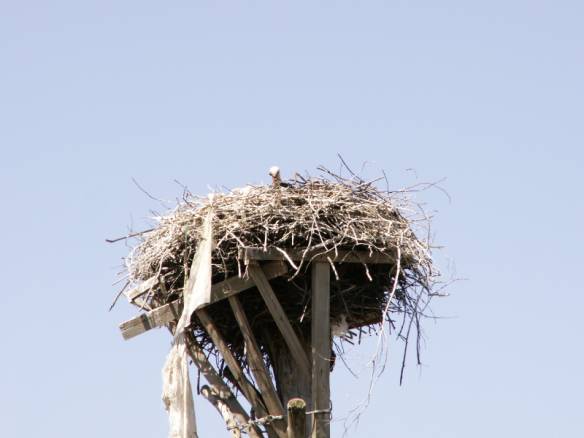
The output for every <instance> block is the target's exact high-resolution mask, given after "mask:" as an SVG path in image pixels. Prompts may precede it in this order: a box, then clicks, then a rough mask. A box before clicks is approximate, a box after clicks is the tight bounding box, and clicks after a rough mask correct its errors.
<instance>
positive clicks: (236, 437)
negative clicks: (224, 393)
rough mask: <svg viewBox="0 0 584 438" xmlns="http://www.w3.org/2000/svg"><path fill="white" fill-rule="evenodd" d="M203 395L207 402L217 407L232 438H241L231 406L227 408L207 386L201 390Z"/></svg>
mask: <svg viewBox="0 0 584 438" xmlns="http://www.w3.org/2000/svg"><path fill="white" fill-rule="evenodd" d="M201 394H202V395H203V397H205V398H206V399H207V401H209V403H211V404H212V405H213V406H214V407H215V409H217V411H218V412H219V414H221V416H222V417H223V421H225V425H226V426H227V430H228V431H229V435H230V436H231V438H241V430H240V429H239V424H238V422H237V421H236V420H235V417H234V415H233V412H231V409H230V408H229V406H227V404H226V403H225V402H224V401H223V400H221V398H219V397H217V396H216V395H215V394H214V393H213V391H211V388H209V387H208V386H207V385H204V386H203V387H202V388H201Z"/></svg>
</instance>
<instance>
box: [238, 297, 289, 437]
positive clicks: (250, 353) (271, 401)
mask: <svg viewBox="0 0 584 438" xmlns="http://www.w3.org/2000/svg"><path fill="white" fill-rule="evenodd" d="M228 299H229V304H230V305H231V309H232V310H233V313H234V315H235V319H236V320H237V323H238V325H239V328H240V330H241V333H242V335H243V340H244V342H245V350H246V352H247V361H248V363H249V368H250V369H251V372H252V374H253V376H254V378H255V381H256V382H257V385H258V387H259V390H260V393H261V395H262V399H263V400H264V403H265V404H266V406H267V408H268V412H269V413H270V415H284V408H283V407H282V403H281V402H280V399H279V398H278V395H277V393H276V389H275V388H274V384H273V382H272V379H271V378H270V375H269V374H268V370H267V369H266V365H265V363H264V359H263V357H262V352H261V351H260V348H259V346H258V344H257V342H256V339H255V337H254V335H253V332H252V329H251V326H250V324H249V321H248V319H247V316H246V315H245V312H244V309H243V306H242V305H241V303H240V302H239V299H238V298H237V297H236V296H232V297H229V298H228ZM273 426H274V429H276V431H277V432H278V435H281V436H282V437H284V436H285V428H284V427H283V424H282V422H279V421H275V422H274V423H273Z"/></svg>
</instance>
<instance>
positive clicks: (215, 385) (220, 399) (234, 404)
mask: <svg viewBox="0 0 584 438" xmlns="http://www.w3.org/2000/svg"><path fill="white" fill-rule="evenodd" d="M187 351H188V353H189V356H190V358H191V359H192V361H193V363H194V364H195V366H196V367H197V368H198V369H199V371H200V372H201V374H202V375H203V377H204V378H205V379H206V380H207V382H208V383H209V385H210V388H209V391H210V392H209V397H208V396H206V395H205V394H203V396H205V398H206V399H207V400H209V401H210V402H211V403H212V404H213V405H214V406H215V407H216V408H217V409H218V410H219V412H220V413H221V415H223V416H224V414H225V413H226V412H229V415H230V417H231V418H233V419H234V420H235V421H236V423H237V424H238V425H245V424H247V423H248V422H249V415H247V413H246V412H245V409H243V407H242V406H241V404H240V403H239V401H238V400H237V398H236V397H235V394H233V392H232V391H231V389H230V388H229V387H228V386H227V385H226V384H225V383H224V382H223V379H222V378H221V377H220V376H219V374H218V373H217V371H215V368H213V366H212V365H211V364H210V363H209V360H208V359H207V356H206V355H205V352H204V351H203V349H202V348H201V346H200V345H199V343H198V342H197V341H196V340H195V339H194V337H193V336H192V335H191V334H187ZM224 418H225V417H224ZM228 427H229V425H228ZM248 434H249V436H250V437H251V438H263V435H262V433H261V431H260V430H259V428H258V427H257V426H254V427H251V428H249V430H248ZM234 436H235V435H234Z"/></svg>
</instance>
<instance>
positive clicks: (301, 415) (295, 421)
mask: <svg viewBox="0 0 584 438" xmlns="http://www.w3.org/2000/svg"><path fill="white" fill-rule="evenodd" d="M288 438H306V403H305V401H304V400H302V399H301V398H293V399H291V400H290V401H289V402H288Z"/></svg>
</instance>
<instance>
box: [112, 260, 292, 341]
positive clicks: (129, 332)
mask: <svg viewBox="0 0 584 438" xmlns="http://www.w3.org/2000/svg"><path fill="white" fill-rule="evenodd" d="M263 269H264V272H265V275H266V277H267V278H268V279H272V278H276V277H279V276H281V275H284V274H285V273H286V272H287V271H288V267H287V266H286V265H285V264H284V263H282V262H280V261H275V262H272V263H267V264H266V265H265V266H264V268H263ZM146 281H147V282H150V280H146ZM254 286H255V283H254V281H253V280H252V279H250V278H240V277H231V278H228V279H227V280H225V281H222V282H220V283H216V284H214V285H213V286H212V287H211V301H210V302H209V304H207V306H208V305H210V304H213V303H216V302H218V301H221V300H224V299H226V298H228V297H230V296H233V295H236V294H238V293H240V292H243V291H244V290H247V289H251V288H252V287H254ZM150 287H152V286H150ZM149 289H150V288H146V289H143V292H142V293H146V292H147V291H148V290H149ZM140 295H141V294H137V295H135V296H134V298H133V299H134V300H135V299H136V298H138V297H139V296H140ZM181 311H182V303H181V301H180V300H178V299H177V300H174V301H172V302H170V303H168V304H165V305H163V306H160V307H158V308H156V309H154V310H151V311H149V312H145V313H143V314H141V315H138V316H136V317H134V318H132V319H129V320H128V321H125V322H123V323H121V324H120V330H121V332H122V336H123V337H124V339H126V340H127V339H131V338H133V337H135V336H138V335H140V334H142V333H144V332H146V331H148V330H151V329H153V328H156V327H162V326H164V325H166V324H168V323H170V322H172V321H174V320H175V319H178V318H180V314H181Z"/></svg>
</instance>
